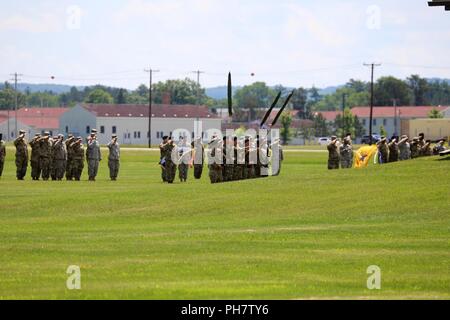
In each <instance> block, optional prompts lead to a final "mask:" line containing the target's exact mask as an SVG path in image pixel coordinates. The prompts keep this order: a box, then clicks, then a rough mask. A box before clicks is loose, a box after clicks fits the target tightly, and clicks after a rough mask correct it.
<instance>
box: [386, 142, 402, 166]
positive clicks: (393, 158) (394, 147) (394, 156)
mask: <svg viewBox="0 0 450 320" xmlns="http://www.w3.org/2000/svg"><path fill="white" fill-rule="evenodd" d="M388 147H389V162H397V161H398V158H399V154H400V150H399V146H398V143H397V141H396V140H392V141H391V142H389V144H388Z"/></svg>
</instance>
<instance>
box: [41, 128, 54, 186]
mask: <svg viewBox="0 0 450 320" xmlns="http://www.w3.org/2000/svg"><path fill="white" fill-rule="evenodd" d="M51 154H52V142H51V141H50V133H49V132H47V131H46V132H44V137H42V138H41V139H40V142H39V156H40V157H39V167H40V169H41V170H42V179H43V180H45V181H47V180H48V178H50V164H51V163H50V160H51V159H50V157H51Z"/></svg>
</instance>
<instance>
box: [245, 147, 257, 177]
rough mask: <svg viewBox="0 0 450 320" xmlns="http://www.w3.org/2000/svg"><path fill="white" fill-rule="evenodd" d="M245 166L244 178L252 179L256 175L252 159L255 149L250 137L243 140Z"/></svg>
mask: <svg viewBox="0 0 450 320" xmlns="http://www.w3.org/2000/svg"><path fill="white" fill-rule="evenodd" d="M244 145H245V167H244V179H253V178H255V177H256V175H255V165H256V164H255V163H253V162H254V161H256V159H254V155H255V154H254V152H255V149H254V148H253V147H252V145H251V141H250V138H246V139H245V142H244Z"/></svg>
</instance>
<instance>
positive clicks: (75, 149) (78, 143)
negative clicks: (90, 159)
mask: <svg viewBox="0 0 450 320" xmlns="http://www.w3.org/2000/svg"><path fill="white" fill-rule="evenodd" d="M73 140H75V139H73ZM70 149H71V150H72V164H71V166H72V168H71V170H72V171H71V177H73V178H75V180H76V181H80V177H81V173H82V172H83V168H84V146H83V138H81V137H78V138H77V139H76V140H75V141H74V142H72V143H71V144H70ZM70 180H72V178H71V179H70Z"/></svg>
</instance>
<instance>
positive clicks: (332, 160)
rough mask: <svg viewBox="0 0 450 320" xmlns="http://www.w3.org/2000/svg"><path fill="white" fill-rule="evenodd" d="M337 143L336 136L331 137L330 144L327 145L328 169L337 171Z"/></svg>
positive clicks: (338, 154) (338, 160) (338, 156)
mask: <svg viewBox="0 0 450 320" xmlns="http://www.w3.org/2000/svg"><path fill="white" fill-rule="evenodd" d="M339 148H340V146H339V141H338V139H337V137H336V136H332V137H331V142H330V143H329V144H328V145H327V149H328V169H329V170H333V169H339V162H340V152H339Z"/></svg>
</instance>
